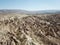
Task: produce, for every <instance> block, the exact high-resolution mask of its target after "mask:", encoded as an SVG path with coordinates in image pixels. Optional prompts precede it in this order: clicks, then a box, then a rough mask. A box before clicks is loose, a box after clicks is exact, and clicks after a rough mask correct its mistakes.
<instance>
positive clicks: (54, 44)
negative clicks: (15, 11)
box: [0, 15, 60, 45]
mask: <svg viewBox="0 0 60 45" xmlns="http://www.w3.org/2000/svg"><path fill="white" fill-rule="evenodd" d="M0 45H60V15H43V16H42V15H41V16H39V15H38V16H25V17H21V18H20V17H19V16H11V17H7V16H5V17H2V18H0Z"/></svg>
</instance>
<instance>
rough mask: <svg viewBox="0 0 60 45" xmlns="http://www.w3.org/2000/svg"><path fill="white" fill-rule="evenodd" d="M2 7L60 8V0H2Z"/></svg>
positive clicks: (0, 0) (34, 9)
mask: <svg viewBox="0 0 60 45" xmlns="http://www.w3.org/2000/svg"><path fill="white" fill-rule="evenodd" d="M1 9H20V10H28V11H38V10H60V0H0V10H1Z"/></svg>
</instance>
